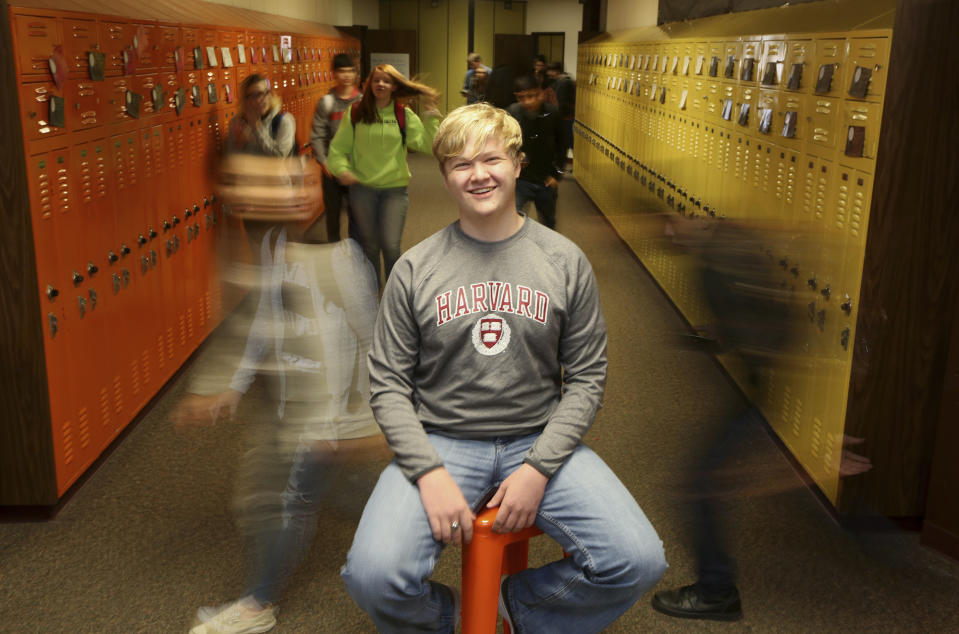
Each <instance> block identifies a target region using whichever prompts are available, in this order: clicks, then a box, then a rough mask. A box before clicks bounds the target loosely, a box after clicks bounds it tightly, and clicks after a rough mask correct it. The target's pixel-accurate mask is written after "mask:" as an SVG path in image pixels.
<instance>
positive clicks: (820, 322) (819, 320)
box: [816, 308, 826, 332]
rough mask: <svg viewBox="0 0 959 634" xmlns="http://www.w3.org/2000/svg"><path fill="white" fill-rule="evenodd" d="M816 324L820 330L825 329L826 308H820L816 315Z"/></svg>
mask: <svg viewBox="0 0 959 634" xmlns="http://www.w3.org/2000/svg"><path fill="white" fill-rule="evenodd" d="M816 325H817V326H818V327H819V330H820V332H822V331H823V330H825V329H826V309H825V308H824V309H822V310H820V311H819V313H818V314H817V315H816Z"/></svg>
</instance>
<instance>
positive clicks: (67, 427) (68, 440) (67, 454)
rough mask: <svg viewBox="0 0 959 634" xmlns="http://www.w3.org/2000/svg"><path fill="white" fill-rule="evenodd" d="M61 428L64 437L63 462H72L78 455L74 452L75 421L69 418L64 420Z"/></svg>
mask: <svg viewBox="0 0 959 634" xmlns="http://www.w3.org/2000/svg"><path fill="white" fill-rule="evenodd" d="M60 430H61V431H62V437H63V463H64V464H70V463H71V462H73V459H74V458H75V457H76V456H75V455H74V453H73V423H71V422H70V421H68V420H67V421H63V425H62V426H61V427H60Z"/></svg>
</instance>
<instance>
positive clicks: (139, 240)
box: [137, 233, 147, 247]
mask: <svg viewBox="0 0 959 634" xmlns="http://www.w3.org/2000/svg"><path fill="white" fill-rule="evenodd" d="M146 243H147V239H146V238H144V237H143V234H142V233H140V234H137V244H139V245H140V246H141V247H142V246H143V245H144V244H146Z"/></svg>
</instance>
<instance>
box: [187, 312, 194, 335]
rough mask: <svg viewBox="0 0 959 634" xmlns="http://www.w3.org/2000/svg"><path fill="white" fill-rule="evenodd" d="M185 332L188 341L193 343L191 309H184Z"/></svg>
mask: <svg viewBox="0 0 959 634" xmlns="http://www.w3.org/2000/svg"><path fill="white" fill-rule="evenodd" d="M186 332H187V336H188V337H189V339H190V341H193V309H192V308H187V309H186Z"/></svg>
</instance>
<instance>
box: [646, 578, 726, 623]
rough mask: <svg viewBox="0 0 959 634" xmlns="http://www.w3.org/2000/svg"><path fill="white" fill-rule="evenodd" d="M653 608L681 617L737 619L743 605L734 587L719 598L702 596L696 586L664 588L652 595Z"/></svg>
mask: <svg viewBox="0 0 959 634" xmlns="http://www.w3.org/2000/svg"><path fill="white" fill-rule="evenodd" d="M653 609H655V610H657V611H659V612H662V613H663V614H668V615H669V616H676V617H679V618H681V619H711V620H713V621H738V620H739V619H741V618H743V607H742V603H740V601H739V591H738V590H737V589H736V588H733V589H732V591H730V593H729V594H727V595H726V596H725V597H722V598H720V599H707V598H704V597H703V596H702V595H700V593H699V591H698V590H697V589H696V586H683V587H682V588H678V589H676V590H664V591H663V592H657V593H656V594H654V595H653Z"/></svg>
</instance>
